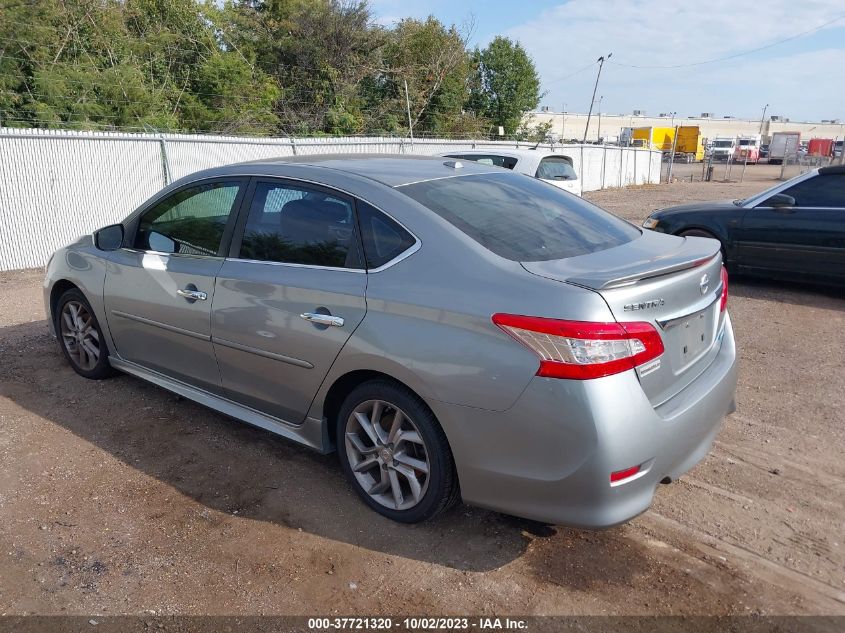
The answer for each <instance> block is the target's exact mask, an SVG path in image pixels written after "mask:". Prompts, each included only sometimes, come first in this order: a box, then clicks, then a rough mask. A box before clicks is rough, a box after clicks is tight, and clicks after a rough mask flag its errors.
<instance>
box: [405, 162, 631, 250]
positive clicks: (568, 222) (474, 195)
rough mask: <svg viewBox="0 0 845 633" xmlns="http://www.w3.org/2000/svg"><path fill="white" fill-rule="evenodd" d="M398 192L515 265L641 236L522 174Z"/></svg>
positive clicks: (431, 182)
mask: <svg viewBox="0 0 845 633" xmlns="http://www.w3.org/2000/svg"><path fill="white" fill-rule="evenodd" d="M398 190H399V191H401V192H402V193H404V194H406V195H408V196H410V197H411V198H413V199H414V200H416V201H417V202H419V203H420V204H422V205H423V206H425V207H428V208H429V209H431V210H432V211H434V212H435V213H436V214H438V215H439V216H441V217H442V218H444V219H445V220H447V221H449V222H450V223H451V224H453V225H454V226H455V227H456V228H457V229H459V230H461V231H463V232H464V233H466V234H467V235H468V236H469V237H471V238H472V239H474V240H475V241H476V242H478V243H479V244H481V245H482V246H484V247H485V248H487V249H488V250H490V251H492V252H494V253H496V254H497V255H500V256H501V257H504V258H506V259H510V260H513V261H526V262H531V261H547V260H551V259H563V258H565V257H574V256H576V255H584V254H586V253H594V252H596V251H601V250H605V249H608V248H612V247H614V246H619V245H621V244H625V243H627V242H630V241H631V240H633V239H635V238H637V237H639V235H640V231H639V230H638V229H636V228H635V227H634V226H632V225H630V224H628V223H627V222H625V221H623V220H620V219H619V218H616V217H614V216H613V215H611V214H610V213H608V212H607V211H604V210H603V209H600V208H599V207H597V206H595V205H593V204H590V203H589V202H587V201H586V200H582V199H581V198H578V197H576V196H572V195H569V194H567V193H565V192H563V191H561V190H560V189H558V188H557V187H555V186H553V185H550V184H548V183H545V182H543V181H541V180H537V179H536V178H529V177H526V176H523V175H520V174H509V173H499V174H478V175H471V176H460V177H456V178H442V179H439V180H428V181H426V182H419V183H415V184H410V185H404V186H402V187H398Z"/></svg>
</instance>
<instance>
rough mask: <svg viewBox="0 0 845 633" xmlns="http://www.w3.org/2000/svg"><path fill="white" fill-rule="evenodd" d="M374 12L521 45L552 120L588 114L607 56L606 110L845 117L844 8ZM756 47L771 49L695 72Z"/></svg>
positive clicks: (486, 7) (634, 0) (707, 5)
mask: <svg viewBox="0 0 845 633" xmlns="http://www.w3.org/2000/svg"><path fill="white" fill-rule="evenodd" d="M370 5H371V8H372V10H373V14H374V18H375V19H376V21H378V22H380V23H382V24H386V25H390V24H392V23H395V22H396V21H398V20H399V19H401V18H402V17H414V18H425V17H426V16H428V15H429V14H431V15H434V16H435V17H437V18H438V19H439V20H440V21H441V22H444V23H445V24H447V25H449V24H455V25H457V26H458V27H459V28H460V27H463V28H466V26H467V25H470V24H472V26H473V28H472V31H471V35H470V45H471V46H480V47H483V46H485V45H486V44H487V43H488V42H489V41H490V40H492V39H493V38H494V37H495V36H496V35H505V36H507V37H510V38H512V39H514V40H517V41H519V42H520V43H521V44H522V46H523V47H524V48H525V49H526V50H527V51H528V53H529V54H530V55H531V57H532V58H533V60H534V63H535V65H536V67H537V70H538V72H539V74H540V79H541V82H542V86H543V87H542V90H543V91H544V92H546V94H545V96H544V97H543V98H542V99H541V102H540V103H541V105H545V106H549V107H550V108H551V109H552V110H553V111H555V112H559V111H561V110H562V109H565V110H566V111H568V112H586V111H587V109H588V108H589V106H590V99H591V97H592V91H593V85H594V83H595V80H596V71H597V70H598V66H597V64H596V63H595V62H596V60H597V58H598V57H599V56H602V55H604V56H607V55H608V54H610V53H612V57H610V58H609V60H608V62H607V63H605V64H604V68H603V69H602V73H601V79H600V82H599V87H598V92H597V93H596V108H598V100H599V97H600V96H601V97H603V99H602V101H601V111H602V112H604V113H608V114H630V113H631V112H632V111H633V110H634V109H637V110H645V111H646V113H647V114H649V115H658V114H660V113H666V112H677V114H678V116H679V117H680V116H699V115H700V114H701V113H702V112H712V113H715V115H716V116H718V117H722V116H725V115H731V116H735V117H738V118H748V119H759V118H760V116H761V115H762V110H763V107H764V106H765V105H766V104H769V107H768V109H767V111H766V116H767V117H768V116H769V115H780V116H783V117H788V118H789V119H791V120H792V121H819V120H821V119H840V120H845V3H843V2H842V1H841V0H800V1H796V0H765V2H763V1H760V0H757V1H756V2H748V1H737V0H707V1H706V2H688V1H683V2H682V1H681V0H676V1H675V2H671V1H669V0H568V1H566V2H562V1H560V0H557V1H552V0H522V1H521V2H517V1H514V0H510V1H507V0H370ZM836 18H840V19H838V20H837V21H835V22H832V23H830V24H827V25H826V26H823V27H822V28H820V29H818V30H815V31H812V32H809V33H804V32H806V31H810V30H811V29H815V28H816V27H820V26H822V25H824V24H825V23H827V22H830V21H832V20H835V19H836ZM802 33H804V34H803V35H800V36H798V35H799V34H802ZM795 36H798V37H795ZM788 38H791V39H788ZM787 39H788V41H782V40H787ZM761 47H766V48H764V49H763V50H759V51H756V52H751V53H749V54H743V55H738V56H736V57H734V58H733V59H728V60H723V61H717V62H714V63H706V64H699V65H694V66H689V65H690V64H697V63H698V62H702V61H708V60H714V59H719V58H724V57H727V56H732V55H737V54H738V53H745V52H747V51H751V50H753V49H759V48H761ZM633 66H682V67H680V68H634V67H633ZM595 111H596V109H594V112H595Z"/></svg>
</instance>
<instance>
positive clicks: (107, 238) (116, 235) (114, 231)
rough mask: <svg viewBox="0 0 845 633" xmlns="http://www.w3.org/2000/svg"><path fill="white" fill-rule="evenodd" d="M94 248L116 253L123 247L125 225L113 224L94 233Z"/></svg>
mask: <svg viewBox="0 0 845 633" xmlns="http://www.w3.org/2000/svg"><path fill="white" fill-rule="evenodd" d="M94 246H96V247H97V248H99V249H100V250H101V251H116V250H117V249H119V248H120V247H121V246H123V225H122V224H112V225H111V226H105V227H103V228H101V229H100V230H99V231H96V232H95V233H94Z"/></svg>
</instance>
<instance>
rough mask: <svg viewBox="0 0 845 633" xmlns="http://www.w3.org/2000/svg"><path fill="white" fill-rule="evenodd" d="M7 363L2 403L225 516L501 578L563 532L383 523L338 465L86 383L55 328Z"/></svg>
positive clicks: (252, 432) (461, 509)
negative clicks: (537, 545) (534, 543)
mask: <svg viewBox="0 0 845 633" xmlns="http://www.w3.org/2000/svg"><path fill="white" fill-rule="evenodd" d="M0 354H2V357H3V358H4V359H5V361H4V364H3V365H2V367H0V395H2V396H5V397H6V398H9V399H10V400H11V401H13V402H14V403H15V404H17V405H18V406H20V407H22V408H24V409H26V410H28V411H30V412H32V413H34V414H35V415H37V416H39V417H41V418H44V419H46V420H49V421H51V422H54V423H56V424H58V425H60V426H62V427H64V428H66V429H67V430H69V431H71V432H72V433H73V434H74V435H76V436H78V437H80V438H82V439H84V440H86V441H88V442H90V443H91V444H93V445H95V446H97V447H99V448H100V449H101V450H103V451H107V452H108V453H110V454H111V455H113V456H114V457H116V458H117V459H119V460H121V461H122V462H124V463H126V464H128V465H130V466H131V467H132V468H136V469H139V470H140V471H142V472H144V473H146V474H148V475H150V476H152V477H155V478H156V479H158V480H160V481H162V482H165V483H167V484H168V485H170V486H172V487H174V488H175V489H176V490H178V491H179V492H180V493H182V494H184V495H187V496H188V497H190V498H192V499H194V500H196V501H197V502H199V503H201V504H204V505H205V506H207V507H208V508H211V509H213V510H216V511H220V512H225V513H229V514H235V513H236V514H237V515H238V516H240V517H243V518H247V519H254V520H257V521H269V522H275V523H278V524H282V525H285V526H289V527H291V528H294V529H297V528H301V529H302V530H304V531H307V532H310V533H312V534H315V535H319V536H321V537H324V538H328V539H333V540H336V541H341V542H345V543H348V544H351V545H356V546H359V547H362V548H366V549H369V550H373V551H380V552H384V553H388V554H394V555H398V556H403V557H408V558H412V559H418V560H422V561H427V562H432V563H438V564H441V565H445V566H449V567H453V568H456V569H461V570H467V571H487V570H491V569H497V568H499V567H501V566H503V565H506V564H507V563H509V562H511V561H513V560H515V559H517V558H518V557H520V556H521V554H522V553H523V552H524V551H525V549H526V547H527V545H528V543H529V542H530V541H531V540H533V539H535V538H538V537H540V538H542V537H549V536H553V535H554V534H556V532H557V530H556V529H555V528H551V527H547V526H543V525H539V524H536V523H533V522H530V521H523V520H520V519H515V518H511V517H505V516H503V515H500V514H497V513H493V512H487V511H484V510H479V509H475V508H469V507H466V506H462V505H459V506H458V507H457V508H455V509H454V510H453V511H451V512H449V513H448V514H447V515H445V516H443V517H442V518H440V519H438V520H435V521H433V522H430V523H427V524H423V525H414V526H406V525H401V524H397V523H393V522H391V521H388V520H386V519H383V518H381V517H379V516H378V515H376V514H375V513H373V512H372V511H370V510H369V509H367V508H366V507H365V506H364V505H363V504H362V503H361V502H360V501H359V500H358V498H357V497H356V495H355V493H354V491H353V490H352V489H351V487H350V486H348V484H347V483H346V481H345V479H344V478H343V475H342V473H341V471H340V469H339V467H338V466H337V462H336V457H335V456H334V455H319V454H317V453H315V452H312V451H310V450H309V449H307V448H304V447H300V446H297V445H294V444H292V443H290V442H288V441H286V440H284V439H282V438H279V437H277V436H275V435H272V434H270V433H268V432H266V431H263V430H260V429H255V428H253V427H250V426H248V425H245V424H243V423H240V422H238V421H236V420H233V419H231V418H228V417H226V416H223V415H220V414H217V413H216V412H214V411H211V410H209V409H206V408H204V407H201V406H200V405H197V404H194V403H193V402H191V401H188V400H185V399H183V398H180V397H178V396H175V395H173V394H171V393H169V392H167V391H165V390H163V389H160V388H158V387H156V386H154V385H151V384H148V383H146V382H144V381H141V380H138V379H135V378H133V377H130V376H124V375H121V376H118V377H115V378H113V379H110V380H106V381H90V380H86V379H84V378H81V377H79V376H77V375H76V374H75V373H74V372H73V371H72V370H71V369H70V367H69V366H68V365H67V364H66V363H65V361H64V358H63V357H62V356H61V353H60V351H59V349H58V346H57V344H56V342H55V341H54V340H53V339H52V338H51V337H50V335H49V333H48V330H47V324H46V321H37V322H32V323H25V324H19V325H13V326H9V327H5V328H2V329H0ZM124 501H125V502H126V503H133V500H132V499H127V500H124ZM144 501H145V500H144V499H139V500H137V503H144ZM151 512H152V511H151ZM150 516H152V515H150ZM597 572H598V570H597Z"/></svg>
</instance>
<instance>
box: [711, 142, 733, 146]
mask: <svg viewBox="0 0 845 633" xmlns="http://www.w3.org/2000/svg"><path fill="white" fill-rule="evenodd" d="M733 144H734V142H733V141H713V147H730V146H731V145H733Z"/></svg>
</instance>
